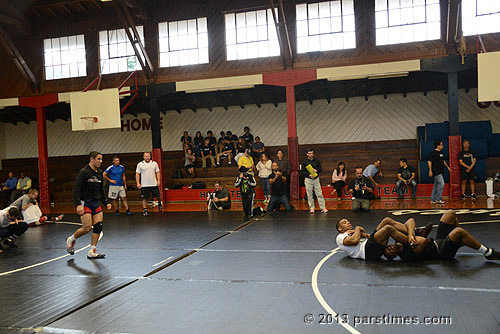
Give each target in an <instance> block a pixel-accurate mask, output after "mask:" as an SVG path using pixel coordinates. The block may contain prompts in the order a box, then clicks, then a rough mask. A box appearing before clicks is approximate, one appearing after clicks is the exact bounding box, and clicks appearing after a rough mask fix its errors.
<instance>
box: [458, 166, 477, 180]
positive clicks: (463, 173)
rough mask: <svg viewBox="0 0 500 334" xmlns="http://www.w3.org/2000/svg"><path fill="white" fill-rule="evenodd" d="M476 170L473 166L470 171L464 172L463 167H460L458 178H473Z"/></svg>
mask: <svg viewBox="0 0 500 334" xmlns="http://www.w3.org/2000/svg"><path fill="white" fill-rule="evenodd" d="M475 179H476V172H475V171H474V168H473V169H472V170H471V171H470V172H468V173H467V172H466V169H465V168H460V180H475Z"/></svg>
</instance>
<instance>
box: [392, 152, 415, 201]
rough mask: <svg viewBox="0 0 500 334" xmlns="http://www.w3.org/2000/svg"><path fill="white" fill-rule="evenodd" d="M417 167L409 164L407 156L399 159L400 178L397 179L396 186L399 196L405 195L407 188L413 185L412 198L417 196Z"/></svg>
mask: <svg viewBox="0 0 500 334" xmlns="http://www.w3.org/2000/svg"><path fill="white" fill-rule="evenodd" d="M415 175H416V173H415V168H413V167H412V166H409V165H408V161H407V160H406V158H401V159H399V169H398V180H397V181H396V188H397V191H398V197H399V198H404V197H405V188H406V187H408V186H410V185H411V187H412V193H411V198H415V197H417V181H416V180H415Z"/></svg>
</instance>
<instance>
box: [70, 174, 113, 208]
mask: <svg viewBox="0 0 500 334" xmlns="http://www.w3.org/2000/svg"><path fill="white" fill-rule="evenodd" d="M102 179H103V176H102V170H101V169H100V168H98V169H97V171H94V170H93V169H92V168H90V166H89V165H87V166H86V167H84V168H82V169H81V170H80V172H79V173H78V176H77V177H76V180H75V185H74V186H73V197H74V200H75V206H77V205H80V204H81V203H80V201H81V200H101V202H102V203H104V204H108V198H107V196H106V195H105V194H104V189H103V188H102Z"/></svg>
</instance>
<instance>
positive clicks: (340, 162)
mask: <svg viewBox="0 0 500 334" xmlns="http://www.w3.org/2000/svg"><path fill="white" fill-rule="evenodd" d="M341 165H343V166H344V169H343V170H342V175H345V163H344V162H343V161H339V163H338V164H337V176H340V166H341Z"/></svg>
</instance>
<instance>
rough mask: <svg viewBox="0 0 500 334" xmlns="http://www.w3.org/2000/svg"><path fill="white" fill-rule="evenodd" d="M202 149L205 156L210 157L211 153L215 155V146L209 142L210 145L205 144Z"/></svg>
mask: <svg viewBox="0 0 500 334" xmlns="http://www.w3.org/2000/svg"><path fill="white" fill-rule="evenodd" d="M201 151H202V152H203V156H204V157H208V156H209V155H210V154H212V155H215V152H214V146H213V145H211V144H208V146H205V145H203V146H202V147H201Z"/></svg>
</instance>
